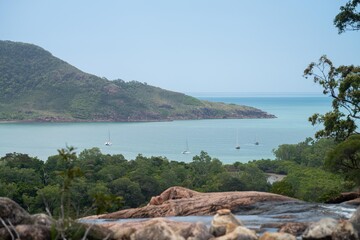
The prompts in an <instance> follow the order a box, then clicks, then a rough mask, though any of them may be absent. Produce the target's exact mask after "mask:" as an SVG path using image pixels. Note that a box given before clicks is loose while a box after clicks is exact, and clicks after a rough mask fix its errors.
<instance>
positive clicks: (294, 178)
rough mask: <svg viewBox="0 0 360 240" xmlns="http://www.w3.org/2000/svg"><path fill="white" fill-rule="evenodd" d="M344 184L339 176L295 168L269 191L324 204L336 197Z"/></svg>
mask: <svg viewBox="0 0 360 240" xmlns="http://www.w3.org/2000/svg"><path fill="white" fill-rule="evenodd" d="M346 184H347V183H346V182H345V181H344V179H343V178H342V177H341V176H339V175H335V174H332V173H329V172H327V171H325V170H322V169H318V168H311V167H301V166H295V167H293V168H291V169H290V170H289V173H288V175H287V176H286V177H285V178H284V179H283V180H282V181H281V182H278V183H274V185H273V186H272V188H271V191H272V192H274V193H278V194H285V195H287V196H290V197H295V198H297V199H301V200H304V201H310V202H324V201H326V200H328V199H330V198H333V197H335V196H338V195H339V194H340V192H341V191H344V190H345V189H346V186H347V185H346Z"/></svg>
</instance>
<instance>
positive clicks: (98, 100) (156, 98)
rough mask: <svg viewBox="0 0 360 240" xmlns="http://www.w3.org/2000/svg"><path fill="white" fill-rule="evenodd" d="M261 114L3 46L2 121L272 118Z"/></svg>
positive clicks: (19, 46)
mask: <svg viewBox="0 0 360 240" xmlns="http://www.w3.org/2000/svg"><path fill="white" fill-rule="evenodd" d="M271 117H274V116H273V115H271V114H267V113H265V112H263V111H261V110H259V109H256V108H252V107H247V106H239V105H235V104H224V103H213V102H207V101H200V100H198V99H196V98H194V97H191V96H188V95H185V94H182V93H177V92H172V91H167V90H164V89H161V88H158V87H153V86H150V85H148V84H146V83H141V82H138V81H129V82H125V81H123V80H121V79H117V80H113V81H109V80H107V79H106V78H100V77H97V76H95V75H91V74H88V73H85V72H82V71H80V70H79V69H77V68H75V67H74V66H71V65H70V64H68V63H66V62H64V61H62V60H60V59H58V58H56V57H54V56H52V55H51V53H49V52H47V51H45V50H44V49H42V48H40V47H38V46H35V45H32V44H26V43H18V42H11V41H0V121H14V120H15V121H55V122H62V121H122V122H123V121H125V122H128V121H159V120H161V121H165V120H166V121H168V120H174V119H178V120H179V119H211V118H271Z"/></svg>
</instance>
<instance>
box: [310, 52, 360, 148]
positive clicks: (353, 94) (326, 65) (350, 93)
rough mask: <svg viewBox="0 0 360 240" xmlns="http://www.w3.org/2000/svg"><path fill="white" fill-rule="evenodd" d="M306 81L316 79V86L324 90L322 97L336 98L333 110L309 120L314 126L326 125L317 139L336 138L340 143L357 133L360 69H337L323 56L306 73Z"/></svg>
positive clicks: (343, 67) (359, 116)
mask: <svg viewBox="0 0 360 240" xmlns="http://www.w3.org/2000/svg"><path fill="white" fill-rule="evenodd" d="M304 76H305V77H306V78H308V77H311V78H313V80H314V82H315V83H318V84H320V85H321V86H322V87H323V89H324V90H323V94H325V95H329V96H330V97H332V98H333V101H332V111H330V112H328V113H325V114H323V115H322V114H319V113H316V114H314V115H313V116H312V117H310V118H309V121H310V122H311V123H312V124H313V125H315V124H317V123H322V124H324V129H322V130H320V131H318V132H316V134H315V137H316V138H321V137H334V138H335V139H336V140H338V141H342V140H345V139H346V138H348V137H349V136H350V135H352V134H356V133H358V132H357V124H358V123H359V122H358V121H359V119H360V106H359V104H360V67H359V66H353V65H350V66H340V67H335V66H334V65H333V63H332V62H331V61H330V60H329V59H328V58H327V57H326V56H325V55H324V56H321V57H320V59H319V62H318V63H315V62H312V63H310V64H309V66H308V67H307V68H306V69H305V70H304Z"/></svg>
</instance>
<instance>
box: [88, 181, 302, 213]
mask: <svg viewBox="0 0 360 240" xmlns="http://www.w3.org/2000/svg"><path fill="white" fill-rule="evenodd" d="M266 201H268V202H285V201H297V200H296V199H293V198H290V197H286V196H282V195H278V194H273V193H266V192H255V191H243V192H241V191H239V192H212V193H200V192H196V191H193V190H189V189H186V188H183V187H171V188H169V189H167V190H166V191H164V192H163V193H161V194H160V195H159V196H156V197H153V198H152V200H151V201H150V202H149V204H148V205H147V206H144V207H140V208H132V209H125V210H121V211H118V212H114V213H109V214H103V215H99V216H91V217H89V218H93V219H96V218H101V219H119V218H152V217H168V216H191V215H197V216H200V215H214V214H215V213H216V211H217V210H220V209H225V208H226V209H229V210H230V211H232V212H237V211H238V210H239V209H241V208H242V207H246V206H251V205H253V204H255V203H259V202H266Z"/></svg>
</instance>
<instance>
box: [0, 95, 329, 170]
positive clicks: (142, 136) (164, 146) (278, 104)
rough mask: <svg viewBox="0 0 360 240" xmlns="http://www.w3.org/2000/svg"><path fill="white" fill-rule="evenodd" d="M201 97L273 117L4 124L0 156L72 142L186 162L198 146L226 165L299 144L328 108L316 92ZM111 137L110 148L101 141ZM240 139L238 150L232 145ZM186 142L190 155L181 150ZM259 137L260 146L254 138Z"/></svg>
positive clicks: (38, 152) (53, 150)
mask: <svg viewBox="0 0 360 240" xmlns="http://www.w3.org/2000/svg"><path fill="white" fill-rule="evenodd" d="M195 96H196V97H198V98H200V99H205V100H209V101H220V102H226V103H236V104H242V105H249V106H253V107H257V108H260V109H262V110H264V111H267V112H269V113H272V114H274V115H276V116H277V118H275V119H219V120H189V121H173V122H149V123H2V124H0V156H4V155H5V154H6V153H9V152H19V153H27V154H29V155H31V156H37V157H38V158H39V159H42V160H46V159H47V157H48V156H51V155H55V154H57V149H59V148H63V147H65V146H66V145H69V146H74V147H76V148H77V152H78V153H79V152H80V151H82V150H83V149H86V148H91V147H98V148H100V149H101V151H102V152H103V153H108V154H123V155H124V156H125V157H126V158H127V159H129V160H130V159H134V158H135V157H136V156H137V155H138V154H142V155H144V156H164V157H167V158H168V159H170V160H176V161H185V162H189V161H191V160H192V157H193V156H195V155H198V154H199V153H200V151H201V150H204V151H206V152H208V153H209V155H210V156H211V157H216V158H218V159H220V160H221V161H222V162H224V163H233V162H236V161H240V162H247V161H249V160H254V159H263V158H264V159H267V158H270V159H274V156H273V154H272V150H273V149H274V148H276V147H277V146H279V145H280V144H285V143H298V142H300V141H303V140H304V139H305V138H306V137H311V136H313V135H314V133H315V132H316V131H317V130H318V129H319V128H320V127H313V126H312V125H311V124H310V123H309V122H308V121H307V119H308V117H309V116H311V115H312V114H313V113H315V112H319V113H325V112H326V111H328V110H329V109H330V99H329V98H326V97H320V96H312V95H306V96H291V95H290V96H287V95H267V96H256V97H249V96H240V97H239V96H205V95H196V94H195ZM108 132H110V135H111V141H112V143H113V144H112V146H105V145H104V142H105V141H106V140H107V138H108ZM237 138H238V142H239V144H240V146H241V149H240V150H236V149H235V145H236V142H237ZM186 141H187V142H188V145H189V151H190V152H191V153H190V154H182V153H181V152H182V151H184V150H185V148H186ZM255 141H258V142H259V145H255V144H254V142H255Z"/></svg>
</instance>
